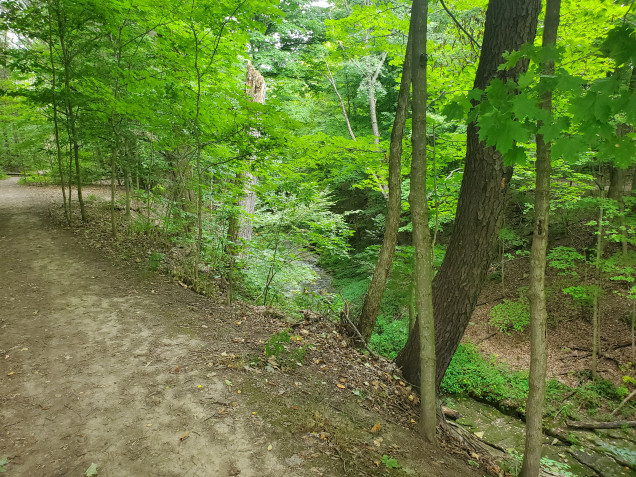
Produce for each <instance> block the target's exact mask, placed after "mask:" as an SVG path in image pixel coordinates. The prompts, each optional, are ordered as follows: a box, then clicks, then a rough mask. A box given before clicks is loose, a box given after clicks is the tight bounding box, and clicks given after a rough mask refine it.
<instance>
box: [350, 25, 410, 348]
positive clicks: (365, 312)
mask: <svg viewBox="0 0 636 477" xmlns="http://www.w3.org/2000/svg"><path fill="white" fill-rule="evenodd" d="M410 87H411V35H410V33H409V39H408V41H407V44H406V56H405V58H404V66H403V68H402V80H401V82H400V92H399V93H398V102H397V108H396V111H395V119H394V120H393V129H392V130H391V144H390V146H389V194H388V201H387V211H386V222H385V226H384V240H383V241H382V247H381V248H380V253H379V254H378V261H377V262H376V265H375V268H374V270H373V277H372V278H371V283H370V284H369V289H368V290H367V294H366V295H365V297H364V303H363V304H362V311H361V312H360V319H359V321H358V329H359V331H360V334H361V335H362V338H363V339H364V341H365V342H368V341H369V339H370V338H371V333H372V332H373V328H374V327H375V323H376V320H377V318H378V314H379V313H380V303H381V301H382V296H383V295H384V290H385V288H386V281H387V279H388V276H389V271H390V270H391V265H392V264H393V257H394V256H395V246H396V244H397V236H398V229H399V227H400V214H401V212H402V172H401V171H402V139H403V137H404V125H405V124H406V117H407V115H408V110H409V96H410Z"/></svg>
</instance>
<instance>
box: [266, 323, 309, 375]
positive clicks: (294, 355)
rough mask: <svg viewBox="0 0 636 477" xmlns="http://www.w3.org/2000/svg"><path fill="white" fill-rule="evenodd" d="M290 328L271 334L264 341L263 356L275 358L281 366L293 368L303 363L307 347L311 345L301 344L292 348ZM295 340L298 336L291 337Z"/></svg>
mask: <svg viewBox="0 0 636 477" xmlns="http://www.w3.org/2000/svg"><path fill="white" fill-rule="evenodd" d="M291 331H292V330H291V328H288V329H286V330H283V331H281V332H280V333H276V334H273V335H272V336H271V337H270V338H269V339H268V340H267V341H266V342H265V356H266V357H268V358H275V359H276V362H277V363H278V364H279V365H281V366H288V367H291V368H295V367H296V366H298V364H300V365H302V364H303V359H305V354H307V349H308V348H310V347H311V345H303V346H301V347H299V348H292V347H291V344H290V343H291V341H292V336H291V335H290V334H289V333H290V332H291ZM293 338H294V340H296V341H297V338H298V337H293Z"/></svg>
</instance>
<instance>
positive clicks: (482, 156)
mask: <svg viewBox="0 0 636 477" xmlns="http://www.w3.org/2000/svg"><path fill="white" fill-rule="evenodd" d="M539 10H540V1H539V0H491V1H490V3H489V4H488V10H487V12H486V25H485V30H484V39H483V46H482V50H481V55H480V59H479V67H478V69H477V74H476V77H475V84H474V85H475V87H476V88H481V89H483V88H485V87H486V86H487V85H488V84H489V83H490V81H492V79H494V78H496V77H497V78H501V79H503V80H505V79H508V78H513V79H516V78H517V77H518V75H519V74H520V73H521V72H523V71H525V70H526V69H527V63H523V62H520V63H519V64H518V65H517V66H516V67H515V68H513V69H511V70H506V71H498V70H497V68H498V66H499V65H500V64H501V63H502V61H503V57H502V54H503V53H504V52H505V51H514V50H518V49H519V47H520V46H521V45H523V44H524V43H527V42H529V41H532V40H533V39H534V37H535V34H536V28H537V18H538V15H539ZM477 131H478V128H477V125H476V124H474V123H471V124H469V126H468V137H467V149H466V164H465V168H464V178H463V180H462V186H461V189H460V195H459V201H458V204H457V215H456V218H455V228H454V230H453V235H452V238H451V241H450V243H449V246H448V249H447V252H446V256H445V258H444V261H443V263H442V266H441V268H440V270H439V272H438V273H437V275H436V277H435V280H434V282H433V307H434V310H435V316H436V320H435V341H436V345H435V346H436V356H437V372H436V382H437V386H438V387H439V384H440V383H441V381H442V378H443V377H444V373H445V372H446V369H447V368H448V365H449V363H450V361H451V358H452V357H453V354H454V352H455V349H456V348H457V345H458V344H459V342H460V340H461V338H462V336H463V334H464V330H465V329H466V326H467V325H468V322H469V321H470V317H471V315H472V313H473V310H474V308H475V304H476V303H477V297H478V296H479V292H480V291H481V287H482V284H483V282H484V279H485V277H486V273H487V271H488V266H489V265H490V261H491V258H492V251H493V249H494V248H495V244H496V243H497V236H498V233H499V228H500V224H501V219H502V216H503V205H504V199H505V196H506V193H507V191H508V185H509V180H510V176H511V173H512V171H511V170H507V169H506V168H504V165H503V159H502V157H501V155H500V154H498V153H497V152H496V151H495V149H494V148H492V147H486V145H485V143H483V142H480V141H479V137H478V135H477ZM417 328H418V326H417V324H416V326H414V328H413V331H412V332H411V333H410V335H409V339H408V341H407V343H406V346H405V347H404V349H403V350H402V352H401V353H400V354H399V355H398V357H397V359H396V361H397V364H398V365H399V366H400V367H402V371H403V373H404V376H405V377H406V379H407V380H409V381H410V382H411V383H414V384H419V382H420V366H419V331H416V330H417Z"/></svg>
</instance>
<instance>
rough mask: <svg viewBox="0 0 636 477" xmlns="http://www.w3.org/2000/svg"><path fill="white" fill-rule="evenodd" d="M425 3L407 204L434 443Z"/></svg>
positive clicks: (418, 19)
mask: <svg viewBox="0 0 636 477" xmlns="http://www.w3.org/2000/svg"><path fill="white" fill-rule="evenodd" d="M427 15H428V0H414V1H413V11H412V13H411V30H412V34H411V36H412V42H413V52H412V55H413V56H412V58H411V64H412V68H411V71H412V83H413V159H412V161H411V192H410V196H409V202H410V205H411V215H412V220H413V245H414V246H415V290H416V305H417V314H418V316H419V318H420V320H419V333H420V369H421V370H422V379H421V386H420V390H421V393H420V394H421V397H422V399H421V405H420V432H421V433H422V435H423V437H424V439H425V440H426V441H427V442H431V443H433V442H435V441H436V440H437V439H436V435H435V430H436V428H437V406H436V394H437V393H436V392H435V391H436V389H435V320H434V316H433V286H432V283H433V263H432V253H431V231H430V229H429V227H428V201H427V196H426V86H427V85H426V65H427V62H428V61H427V56H426V19H427Z"/></svg>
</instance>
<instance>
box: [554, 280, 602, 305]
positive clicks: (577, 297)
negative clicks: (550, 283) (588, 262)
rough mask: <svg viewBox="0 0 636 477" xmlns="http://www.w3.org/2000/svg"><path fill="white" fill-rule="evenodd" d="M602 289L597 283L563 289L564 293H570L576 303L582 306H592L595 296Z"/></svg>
mask: <svg viewBox="0 0 636 477" xmlns="http://www.w3.org/2000/svg"><path fill="white" fill-rule="evenodd" d="M601 292H602V290H601V289H600V288H599V287H598V286H596V285H576V286H571V287H567V288H564V289H563V293H565V294H566V295H570V296H571V297H572V299H573V300H574V301H575V303H577V304H579V305H581V306H592V304H593V303H594V297H595V296H598V295H599V294H600V293H601Z"/></svg>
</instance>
